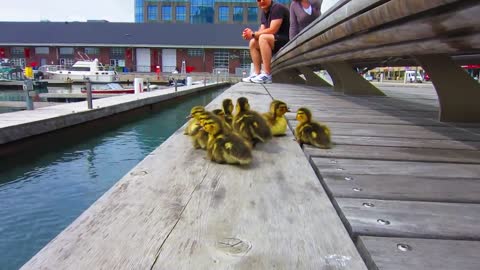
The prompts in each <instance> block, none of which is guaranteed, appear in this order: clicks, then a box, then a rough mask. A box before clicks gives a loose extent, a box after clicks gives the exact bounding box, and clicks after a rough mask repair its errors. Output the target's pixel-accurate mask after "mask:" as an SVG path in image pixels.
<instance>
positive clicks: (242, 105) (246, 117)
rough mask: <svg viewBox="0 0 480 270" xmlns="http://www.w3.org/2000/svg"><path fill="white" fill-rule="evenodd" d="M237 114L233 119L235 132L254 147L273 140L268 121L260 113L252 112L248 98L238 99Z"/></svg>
mask: <svg viewBox="0 0 480 270" xmlns="http://www.w3.org/2000/svg"><path fill="white" fill-rule="evenodd" d="M235 110H236V114H235V116H234V117H233V125H232V126H233V130H234V131H236V132H238V134H239V135H240V136H242V137H243V138H245V139H247V140H248V141H250V142H251V143H252V145H253V146H255V144H257V143H258V142H265V141H267V140H269V139H271V138H272V132H271V130H270V127H269V126H268V124H267V120H265V118H263V117H262V116H261V115H260V114H259V113H257V112H255V111H252V110H250V104H248V99H247V98H246V97H240V98H238V99H237V105H236V107H235Z"/></svg>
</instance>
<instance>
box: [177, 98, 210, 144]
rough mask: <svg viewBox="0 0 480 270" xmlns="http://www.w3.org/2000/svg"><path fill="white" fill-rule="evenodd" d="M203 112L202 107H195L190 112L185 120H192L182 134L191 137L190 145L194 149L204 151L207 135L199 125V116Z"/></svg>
mask: <svg viewBox="0 0 480 270" xmlns="http://www.w3.org/2000/svg"><path fill="white" fill-rule="evenodd" d="M204 112H205V108H204V107H203V106H195V107H193V108H192V109H191V110H190V115H189V116H187V118H192V119H191V120H190V122H189V123H188V125H187V127H186V128H185V132H184V133H183V134H185V135H189V136H192V143H193V147H194V148H195V149H199V148H201V149H206V148H207V142H208V133H207V132H206V131H205V130H203V129H202V126H201V125H200V115H201V114H202V113H204Z"/></svg>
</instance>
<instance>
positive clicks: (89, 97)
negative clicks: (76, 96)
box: [86, 78, 93, 109]
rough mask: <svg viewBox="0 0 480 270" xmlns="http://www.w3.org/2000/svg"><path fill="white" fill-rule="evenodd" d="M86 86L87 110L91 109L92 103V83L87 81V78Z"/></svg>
mask: <svg viewBox="0 0 480 270" xmlns="http://www.w3.org/2000/svg"><path fill="white" fill-rule="evenodd" d="M86 86H87V105H88V109H92V108H93V103H92V83H91V82H90V79H89V78H87V82H86Z"/></svg>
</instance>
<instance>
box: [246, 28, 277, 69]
mask: <svg viewBox="0 0 480 270" xmlns="http://www.w3.org/2000/svg"><path fill="white" fill-rule="evenodd" d="M258 43H259V46H260V54H261V58H262V62H263V68H264V69H265V73H267V74H271V73H272V69H271V61H272V50H273V46H275V37H274V35H272V34H263V35H261V36H260V38H259V39H258ZM252 60H253V56H252Z"/></svg>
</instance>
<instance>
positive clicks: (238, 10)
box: [233, 7, 243, 23]
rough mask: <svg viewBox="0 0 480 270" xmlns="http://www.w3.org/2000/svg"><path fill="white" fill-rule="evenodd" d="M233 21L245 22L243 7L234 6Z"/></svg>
mask: <svg viewBox="0 0 480 270" xmlns="http://www.w3.org/2000/svg"><path fill="white" fill-rule="evenodd" d="M233 21H234V22H240V23H241V22H243V7H234V8H233Z"/></svg>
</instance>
